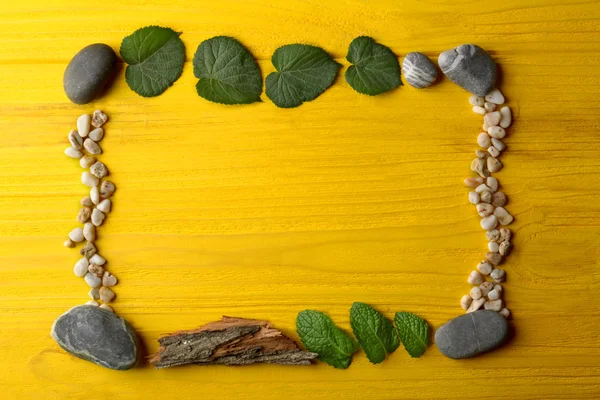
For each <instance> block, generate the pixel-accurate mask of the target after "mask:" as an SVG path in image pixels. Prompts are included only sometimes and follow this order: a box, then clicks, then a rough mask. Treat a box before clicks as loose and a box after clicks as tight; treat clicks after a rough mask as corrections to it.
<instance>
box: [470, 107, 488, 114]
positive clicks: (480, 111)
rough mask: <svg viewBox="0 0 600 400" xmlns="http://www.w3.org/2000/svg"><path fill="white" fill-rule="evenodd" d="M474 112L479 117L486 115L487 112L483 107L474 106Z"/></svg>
mask: <svg viewBox="0 0 600 400" xmlns="http://www.w3.org/2000/svg"><path fill="white" fill-rule="evenodd" d="M473 112H474V113H475V114H478V115H485V113H486V112H487V111H486V109H485V108H483V107H481V106H473Z"/></svg>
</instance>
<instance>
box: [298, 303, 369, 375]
mask: <svg viewBox="0 0 600 400" xmlns="http://www.w3.org/2000/svg"><path fill="white" fill-rule="evenodd" d="M296 330H297V331H298V335H299V336H300V339H301V340H302V343H303V344H304V347H306V349H307V350H308V351H312V352H313V353H317V354H318V355H319V360H321V361H324V362H326V363H327V364H329V365H331V366H333V367H335V368H344V369H345V368H348V366H350V363H351V362H352V353H354V352H355V351H356V350H358V345H357V343H356V342H355V341H354V339H352V338H351V337H350V336H348V335H347V334H346V333H345V332H343V331H342V330H341V329H339V328H338V327H337V326H335V324H334V323H333V321H332V320H331V318H329V317H328V316H327V315H325V314H323V313H322V312H320V311H316V310H304V311H301V312H299V313H298V317H297V318H296Z"/></svg>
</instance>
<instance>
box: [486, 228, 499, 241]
mask: <svg viewBox="0 0 600 400" xmlns="http://www.w3.org/2000/svg"><path fill="white" fill-rule="evenodd" d="M485 237H486V238H487V240H488V241H494V242H497V241H498V240H500V231H499V230H498V229H492V230H489V231H487V232H486V233H485Z"/></svg>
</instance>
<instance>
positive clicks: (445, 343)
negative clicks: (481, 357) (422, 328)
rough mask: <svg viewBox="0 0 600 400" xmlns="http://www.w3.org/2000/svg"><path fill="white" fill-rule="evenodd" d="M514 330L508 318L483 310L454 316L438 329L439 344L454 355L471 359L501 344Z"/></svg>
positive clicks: (451, 355)
mask: <svg viewBox="0 0 600 400" xmlns="http://www.w3.org/2000/svg"><path fill="white" fill-rule="evenodd" d="M509 333H510V326H509V325H508V322H506V318H504V317H503V316H502V315H500V314H498V313H497V312H495V311H487V310H480V311H475V312H472V313H469V314H465V315H461V316H460V317H457V318H454V319H452V320H450V321H448V322H446V323H445V324H444V325H442V326H440V327H439V328H438V330H437V331H436V332H435V344H436V346H437V347H438V349H440V351H441V352H442V354H444V355H445V356H446V357H450V358H455V359H459V358H469V357H474V356H476V355H478V354H481V353H485V352H487V351H490V350H493V349H495V348H497V347H499V346H501V345H502V344H503V343H504V342H505V341H506V339H507V338H508V335H509Z"/></svg>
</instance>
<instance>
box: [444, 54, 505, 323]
mask: <svg viewBox="0 0 600 400" xmlns="http://www.w3.org/2000/svg"><path fill="white" fill-rule="evenodd" d="M459 47H462V46H459ZM475 53H477V52H476V51H475ZM482 62H483V61H482ZM494 71H495V68H494ZM455 73H456V72H455ZM483 86H485V85H483ZM469 103H470V104H471V106H472V108H473V112H474V113H475V114H478V115H481V116H483V121H484V122H483V132H481V133H479V134H478V135H477V144H478V145H479V147H480V149H478V150H476V152H475V155H476V157H475V158H474V159H473V161H472V162H471V170H472V171H473V172H474V173H475V174H477V175H478V176H476V177H469V178H466V179H465V185H466V186H467V187H468V188H471V189H472V190H471V191H470V192H469V196H468V198H469V202H470V203H471V204H473V205H475V208H476V210H477V213H478V214H479V216H480V217H481V222H480V225H481V228H482V229H483V230H484V231H485V232H486V239H487V241H488V245H487V250H488V251H487V252H486V253H485V259H484V260H482V261H481V262H480V263H479V264H477V266H476V268H475V269H474V270H473V271H471V273H470V274H469V277H468V278H467V282H468V283H469V284H471V285H473V288H472V289H471V291H470V293H469V294H465V295H464V296H463V297H462V298H461V299H460V306H461V307H462V308H463V310H465V311H466V312H467V313H472V312H475V311H477V310H479V309H481V308H484V309H486V310H491V311H497V312H498V313H500V314H501V315H503V316H504V317H506V318H508V317H509V316H510V311H509V310H508V309H507V308H506V307H505V304H504V300H502V292H503V290H502V286H501V283H503V282H504V281H505V280H506V273H505V271H504V270H503V269H501V268H500V267H499V266H500V265H501V264H502V263H503V262H504V258H505V257H506V256H507V255H508V254H509V253H510V250H511V248H512V244H511V237H512V232H511V231H510V230H509V229H508V228H506V226H508V225H510V224H511V223H512V222H513V220H514V217H513V216H512V215H511V214H510V213H509V212H508V211H507V210H506V208H504V206H505V205H506V203H507V198H506V194H505V193H504V192H502V191H501V188H500V183H499V182H498V179H496V178H495V177H493V176H492V174H493V173H496V172H498V171H500V170H501V169H502V163H501V162H500V160H499V157H500V155H501V154H502V152H503V151H504V150H506V145H505V144H504V142H502V139H503V138H504V137H505V136H506V128H508V127H509V126H510V124H511V122H512V114H511V111H510V108H509V107H508V106H503V104H504V96H503V95H502V93H501V92H500V91H499V90H498V89H493V90H491V91H489V93H487V94H486V95H485V96H478V95H476V94H474V95H472V96H471V97H470V98H469ZM497 108H499V109H500V111H496V109H497Z"/></svg>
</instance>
